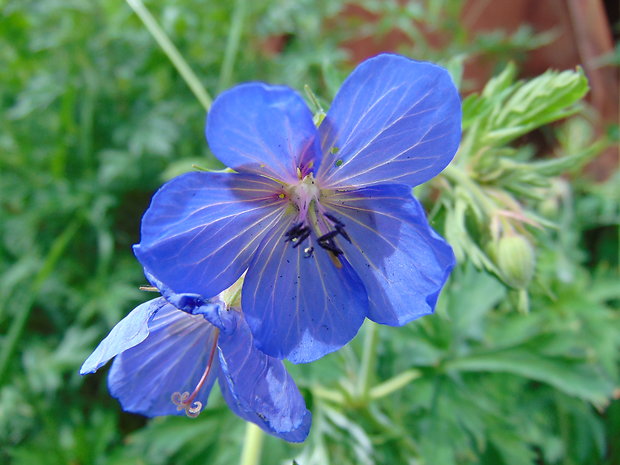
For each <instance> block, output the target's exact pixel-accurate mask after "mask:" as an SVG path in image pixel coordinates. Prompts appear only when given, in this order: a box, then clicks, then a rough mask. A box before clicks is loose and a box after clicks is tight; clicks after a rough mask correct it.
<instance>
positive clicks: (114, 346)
mask: <svg viewBox="0 0 620 465" xmlns="http://www.w3.org/2000/svg"><path fill="white" fill-rule="evenodd" d="M164 305H166V300H165V299H163V298H162V297H158V298H157V299H153V300H149V301H148V302H144V303H143V304H141V305H138V306H137V307H136V308H134V309H133V310H132V311H131V312H130V313H129V315H127V316H126V317H125V318H123V319H122V320H121V321H119V322H118V324H117V325H116V326H114V328H112V331H110V334H108V335H107V336H106V338H105V339H104V340H103V341H101V343H100V344H99V345H98V346H97V348H96V349H95V351H94V352H93V353H92V354H90V356H89V357H88V358H87V359H86V361H85V362H84V364H83V365H82V368H80V374H81V375H86V374H88V373H94V372H95V371H97V370H98V369H99V368H101V367H102V366H103V365H105V364H106V363H108V361H109V360H110V359H112V358H114V357H116V356H117V355H118V354H120V353H121V352H123V351H125V350H127V349H130V348H131V347H133V346H135V345H137V344H140V343H141V342H142V341H144V340H145V339H146V337H147V336H148V334H149V330H148V321H149V320H150V319H151V317H152V316H153V314H154V313H155V312H157V311H158V310H159V309H160V308H162V307H163V306H164Z"/></svg>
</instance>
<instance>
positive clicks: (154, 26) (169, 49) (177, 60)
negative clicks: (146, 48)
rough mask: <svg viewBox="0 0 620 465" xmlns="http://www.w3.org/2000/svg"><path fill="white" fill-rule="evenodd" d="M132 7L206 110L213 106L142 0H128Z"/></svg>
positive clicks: (198, 81) (202, 87) (196, 78)
mask: <svg viewBox="0 0 620 465" xmlns="http://www.w3.org/2000/svg"><path fill="white" fill-rule="evenodd" d="M127 3H128V4H129V6H130V7H131V9H132V10H133V11H134V12H135V13H136V14H137V15H138V17H139V18H140V19H141V20H142V22H143V23H144V25H145V26H146V28H147V29H148V31H149V32H150V33H151V35H152V36H153V38H154V39H155V41H156V42H157V44H158V45H159V46H160V47H161V48H162V50H163V51H164V53H165V54H166V56H167V57H168V58H169V59H170V61H171V62H172V64H173V65H174V67H175V68H176V69H177V71H178V72H179V74H180V75H181V77H182V78H183V79H184V80H185V82H186V83H187V85H188V86H189V88H190V89H191V91H192V92H193V93H194V95H195V96H196V98H197V99H198V101H199V102H200V103H201V104H202V106H203V107H204V109H205V110H206V111H209V109H210V108H211V97H210V96H209V94H208V93H207V91H206V90H205V88H204V86H203V85H202V84H201V83H200V80H199V79H198V77H197V76H196V75H195V74H194V72H193V71H192V69H191V68H190V67H189V65H188V64H187V62H186V61H185V59H184V58H183V56H182V55H181V54H180V53H179V51H178V50H177V48H176V47H175V46H174V44H173V43H172V41H171V40H170V39H169V38H168V36H167V35H166V33H165V32H164V30H163V29H162V28H161V26H160V25H159V24H158V23H157V21H156V20H155V18H153V15H151V13H150V12H149V10H147V9H146V7H145V6H144V4H143V3H142V0H127Z"/></svg>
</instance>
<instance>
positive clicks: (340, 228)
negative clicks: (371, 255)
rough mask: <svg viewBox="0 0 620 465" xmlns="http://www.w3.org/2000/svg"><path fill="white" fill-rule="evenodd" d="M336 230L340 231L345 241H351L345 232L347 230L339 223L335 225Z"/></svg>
mask: <svg viewBox="0 0 620 465" xmlns="http://www.w3.org/2000/svg"><path fill="white" fill-rule="evenodd" d="M336 231H338V232H339V233H340V235H341V236H342V237H344V238H345V239H346V240H347V242H348V243H349V244H350V243H351V238H350V237H349V235H348V234H347V232H346V231H345V230H344V227H342V226H340V225H339V224H337V225H336Z"/></svg>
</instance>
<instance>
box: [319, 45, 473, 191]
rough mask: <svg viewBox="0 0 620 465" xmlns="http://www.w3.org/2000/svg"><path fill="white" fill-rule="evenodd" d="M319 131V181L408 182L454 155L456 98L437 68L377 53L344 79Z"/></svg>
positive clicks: (336, 183) (351, 183)
mask: <svg viewBox="0 0 620 465" xmlns="http://www.w3.org/2000/svg"><path fill="white" fill-rule="evenodd" d="M319 132H320V134H321V146H322V150H323V153H324V158H323V163H322V165H321V169H320V172H319V176H318V178H319V179H320V182H321V185H322V186H340V187H346V186H357V187H362V186H370V185H375V184H382V183H402V184H407V185H409V186H416V185H418V184H421V183H423V182H425V181H427V180H429V179H431V178H432V177H434V176H435V175H436V174H438V173H439V172H440V171H441V170H442V169H444V168H445V166H446V165H447V164H448V163H450V161H451V160H452V158H453V157H454V154H455V153H456V150H457V148H458V146H459V141H460V138H461V101H460V97H459V94H458V92H457V90H456V88H455V86H454V83H453V82H452V79H451V78H450V75H449V74H448V72H447V71H446V70H445V69H443V68H441V67H439V66H437V65H434V64H431V63H424V62H418V61H413V60H410V59H408V58H405V57H402V56H398V55H388V54H384V55H378V56H376V57H374V58H371V59H370V60H367V61H365V62H363V63H362V64H361V65H359V66H358V67H357V68H356V69H355V70H354V71H353V72H352V73H351V75H350V76H349V77H348V78H347V79H346V81H345V82H344V84H343V85H342V87H341V88H340V90H339V91H338V94H337V95H336V98H335V99H334V102H333V104H332V106H331V108H330V109H329V112H328V113H327V116H326V118H325V119H324V120H323V123H322V124H321V126H320V128H319Z"/></svg>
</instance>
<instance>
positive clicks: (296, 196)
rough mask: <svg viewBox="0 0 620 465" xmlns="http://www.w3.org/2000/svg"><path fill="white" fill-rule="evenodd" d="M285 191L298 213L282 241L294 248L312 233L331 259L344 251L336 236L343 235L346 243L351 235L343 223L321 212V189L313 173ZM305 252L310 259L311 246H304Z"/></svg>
mask: <svg viewBox="0 0 620 465" xmlns="http://www.w3.org/2000/svg"><path fill="white" fill-rule="evenodd" d="M300 177H301V176H300ZM287 193H288V197H289V199H290V200H291V202H292V203H293V204H294V205H295V207H296V208H297V211H298V216H297V221H296V222H295V223H294V224H293V226H292V227H291V228H290V229H289V230H288V231H287V232H286V234H285V237H286V238H285V241H286V242H291V243H292V245H293V248H296V247H299V246H300V245H301V244H302V243H304V241H306V239H308V238H309V237H310V236H311V235H312V233H314V235H315V236H316V243H317V244H318V245H319V246H320V247H321V248H323V249H325V250H327V251H329V252H331V254H332V256H333V258H337V257H338V256H339V255H341V254H342V253H343V252H342V250H341V249H340V248H339V247H338V245H337V244H336V242H335V238H336V236H338V235H340V236H342V237H343V238H344V239H345V240H346V241H348V242H349V243H350V242H351V238H350V237H349V235H348V234H347V233H346V231H345V230H344V223H342V221H340V220H339V219H337V218H336V217H334V216H333V215H330V214H329V213H327V212H326V211H324V210H325V209H324V208H323V207H322V206H321V204H320V202H319V199H320V197H321V190H320V189H319V186H318V185H317V184H316V181H315V180H314V177H313V175H312V173H310V174H308V175H307V176H305V177H304V178H303V179H301V180H300V182H299V183H298V184H296V185H294V186H290V187H289V188H288V189H287ZM304 253H305V255H304V256H305V257H306V258H310V257H311V256H312V254H313V253H314V247H313V246H308V247H306V248H304Z"/></svg>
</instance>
